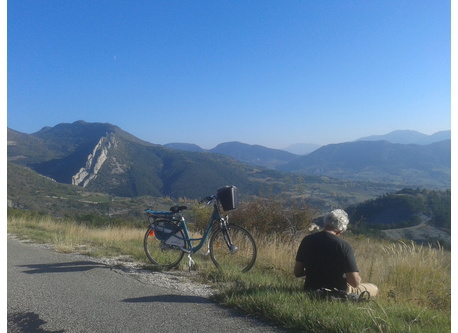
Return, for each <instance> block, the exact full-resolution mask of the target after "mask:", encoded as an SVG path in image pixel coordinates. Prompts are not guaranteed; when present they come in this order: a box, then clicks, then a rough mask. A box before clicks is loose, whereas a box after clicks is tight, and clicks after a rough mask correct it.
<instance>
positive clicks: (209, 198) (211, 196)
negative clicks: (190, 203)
mask: <svg viewBox="0 0 458 333" xmlns="http://www.w3.org/2000/svg"><path fill="white" fill-rule="evenodd" d="M215 199H216V196H215V195H209V196H208V197H205V198H203V199H202V200H200V201H199V203H204V202H206V203H207V205H208V204H209V203H210V202H212V201H213V200H215Z"/></svg>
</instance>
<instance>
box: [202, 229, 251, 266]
mask: <svg viewBox="0 0 458 333" xmlns="http://www.w3.org/2000/svg"><path fill="white" fill-rule="evenodd" d="M231 245H232V246H231ZM209 246H210V257H211V259H212V261H213V263H214V264H215V266H216V267H218V268H222V269H225V270H236V271H241V272H248V271H249V270H250V269H251V268H252V267H253V265H254V263H255V261H256V256H257V249H256V243H255V241H254V238H253V237H252V236H251V235H250V233H249V232H248V231H246V230H245V229H244V228H242V227H239V226H238V225H228V226H227V227H226V228H224V229H221V228H218V229H217V230H215V232H214V233H213V234H212V236H211V237H210V245H209Z"/></svg>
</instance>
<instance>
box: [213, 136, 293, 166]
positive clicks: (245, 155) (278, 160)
mask: <svg viewBox="0 0 458 333" xmlns="http://www.w3.org/2000/svg"><path fill="white" fill-rule="evenodd" d="M209 151H210V152H212V153H218V154H223V155H226V156H231V157H233V158H235V159H237V160H239V161H241V162H243V163H248V164H250V165H258V166H263V167H267V168H271V169H275V168H277V167H278V166H279V165H282V164H285V163H288V162H290V161H293V160H295V159H296V158H297V157H298V156H297V155H295V154H291V153H288V152H286V151H283V150H279V149H272V148H266V147H264V146H260V145H249V144H246V143H241V142H236V141H234V142H226V143H221V144H219V145H217V146H216V147H215V148H213V149H210V150H209Z"/></svg>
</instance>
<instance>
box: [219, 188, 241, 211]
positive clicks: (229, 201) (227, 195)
mask: <svg viewBox="0 0 458 333" xmlns="http://www.w3.org/2000/svg"><path fill="white" fill-rule="evenodd" d="M216 198H217V199H218V201H219V202H220V204H221V206H222V207H223V210H224V211H228V210H232V209H236V208H237V206H238V198H237V187H235V186H225V187H222V188H220V189H218V190H217V191H216Z"/></svg>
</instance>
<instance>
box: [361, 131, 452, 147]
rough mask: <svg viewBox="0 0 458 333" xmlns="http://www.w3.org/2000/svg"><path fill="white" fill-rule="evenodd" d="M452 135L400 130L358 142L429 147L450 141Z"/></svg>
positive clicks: (445, 132) (442, 132) (443, 132)
mask: <svg viewBox="0 0 458 333" xmlns="http://www.w3.org/2000/svg"><path fill="white" fill-rule="evenodd" d="M451 133H452V132H451V131H440V132H436V133H434V134H432V135H426V134H423V133H420V132H417V131H410V130H399V131H393V132H391V133H388V134H385V135H371V136H367V137H364V138H360V139H358V140H356V141H388V142H391V143H401V144H411V143H415V144H419V145H427V144H431V143H434V142H439V141H444V140H450V139H451Z"/></svg>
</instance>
